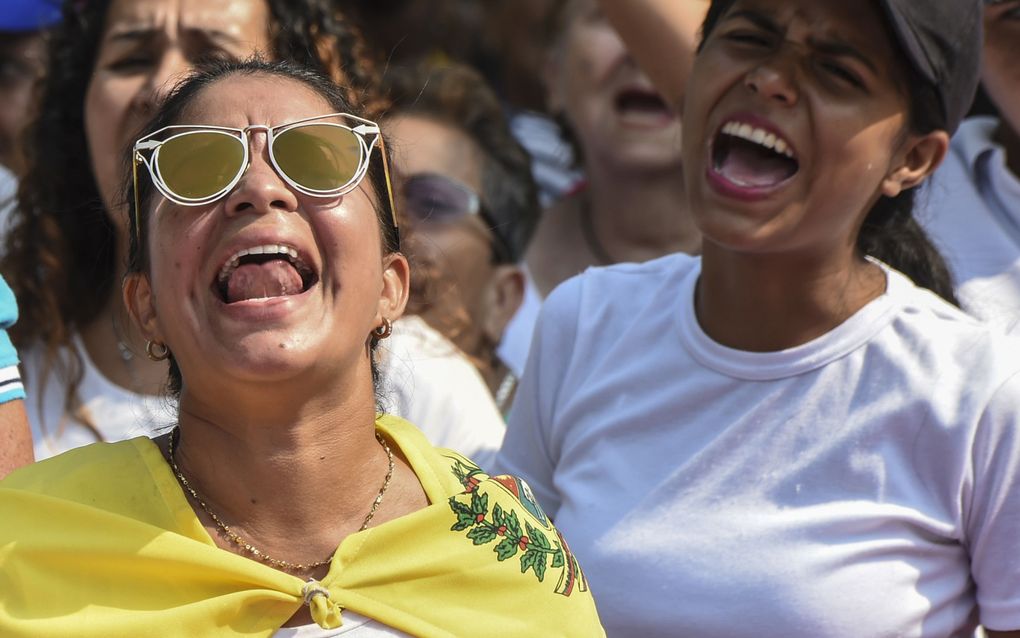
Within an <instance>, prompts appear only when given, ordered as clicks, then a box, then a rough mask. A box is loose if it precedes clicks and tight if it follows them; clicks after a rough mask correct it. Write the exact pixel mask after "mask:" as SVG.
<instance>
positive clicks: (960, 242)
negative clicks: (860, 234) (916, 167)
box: [917, 117, 1020, 332]
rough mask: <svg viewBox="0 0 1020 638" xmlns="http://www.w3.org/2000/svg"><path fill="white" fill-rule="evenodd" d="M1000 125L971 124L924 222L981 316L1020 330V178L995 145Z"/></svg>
mask: <svg viewBox="0 0 1020 638" xmlns="http://www.w3.org/2000/svg"><path fill="white" fill-rule="evenodd" d="M997 127H998V120H996V119H994V118H989V117H980V118H973V119H970V120H967V121H965V122H964V123H963V124H962V125H961V126H960V130H959V131H957V133H956V136H955V137H954V138H953V141H952V145H951V148H950V153H949V154H948V156H947V157H946V160H945V162H944V163H943V164H942V166H941V167H940V168H939V170H938V171H937V172H936V174H935V176H934V177H933V179H931V180H929V184H930V185H929V187H928V189H927V191H925V193H924V195H923V197H922V199H921V204H922V212H921V213H920V214H918V215H917V217H918V220H919V221H920V222H921V224H922V225H923V226H924V227H925V229H926V230H927V231H928V233H929V234H930V235H931V237H932V240H933V241H934V242H935V245H936V246H938V248H939V251H940V252H942V254H943V255H944V256H945V258H946V260H947V261H948V262H949V267H950V270H951V271H952V273H953V277H954V279H955V281H956V293H957V296H958V297H959V299H960V302H961V303H962V304H963V306H964V308H966V310H967V311H968V312H970V313H971V314H973V315H974V316H976V317H978V318H980V319H984V320H986V321H990V322H992V323H995V324H998V325H1000V326H1002V327H1003V328H1005V329H1007V330H1013V331H1017V332H1020V178H1018V177H1017V176H1016V175H1014V174H1013V173H1012V172H1010V170H1009V168H1008V167H1007V166H1006V151H1005V149H1003V147H1002V146H1000V145H999V144H996V143H995V142H994V141H993V136H994V134H995V130H996V128H997Z"/></svg>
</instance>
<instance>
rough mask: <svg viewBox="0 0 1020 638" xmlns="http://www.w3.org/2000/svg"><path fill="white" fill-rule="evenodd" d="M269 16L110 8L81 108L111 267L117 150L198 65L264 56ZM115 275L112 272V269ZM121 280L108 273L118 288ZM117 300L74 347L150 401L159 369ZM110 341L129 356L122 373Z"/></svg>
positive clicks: (226, 8) (255, 3) (209, 3)
mask: <svg viewBox="0 0 1020 638" xmlns="http://www.w3.org/2000/svg"><path fill="white" fill-rule="evenodd" d="M268 43H269V8H268V5H266V3H265V2H264V1H263V0H241V1H237V0H114V1H113V2H112V3H111V5H110V8H109V10H108V11H107V15H106V24H105V26H104V31H103V35H102V37H101V39H100V43H99V49H98V52H97V55H96V61H95V65H94V69H93V74H92V78H91V80H90V82H89V86H88V90H87V93H86V95H85V102H84V118H85V121H84V125H85V135H86V139H87V141H88V146H89V158H88V159H89V161H90V163H91V165H92V171H93V173H94V174H95V178H96V186H97V188H98V189H99V193H100V196H101V197H102V199H103V204H104V206H105V208H106V210H107V213H108V215H109V216H110V218H111V220H112V221H113V224H114V226H115V227H116V228H117V230H118V238H117V247H118V251H119V253H120V254H119V256H118V258H117V262H116V263H117V264H118V265H119V264H122V263H124V262H125V258H126V253H127V235H126V232H125V229H126V227H127V220H126V217H125V214H124V206H123V201H122V197H121V189H122V182H121V171H122V170H123V166H122V162H123V158H124V150H125V148H126V147H127V145H128V144H130V143H131V142H132V141H134V139H135V137H136V133H137V132H138V130H139V129H140V128H141V127H142V125H143V124H144V123H145V121H146V120H147V119H148V118H149V117H151V116H152V114H153V107H154V105H155V104H156V103H157V102H158V101H159V99H160V98H161V96H163V95H164V94H165V93H166V92H167V91H168V90H169V89H170V88H172V87H173V85H174V84H175V83H176V82H177V81H179V80H180V79H182V78H183V77H184V76H185V75H186V74H187V73H188V71H190V70H191V69H192V68H194V65H195V64H196V63H197V62H199V61H200V60H202V59H206V58H215V57H232V58H237V59H241V58H246V57H248V56H250V55H252V54H253V53H256V52H262V53H266V54H268V52H269V49H268ZM118 267H119V266H118ZM122 275H123V273H122V272H121V271H119V270H118V272H116V273H114V278H115V280H116V281H120V280H121V278H122ZM122 315H123V310H122V308H121V307H120V303H119V296H118V295H116V294H114V295H111V298H110V300H109V304H108V310H107V311H105V312H104V313H103V314H102V315H100V316H99V317H98V318H97V319H96V320H95V321H94V322H92V323H91V324H90V325H88V326H82V327H81V332H82V339H83V341H84V344H85V349H86V350H87V351H88V355H89V358H90V359H91V360H92V361H93V362H94V363H95V365H96V366H97V367H98V368H99V370H100V371H101V372H102V373H103V375H104V376H105V377H106V378H108V379H110V380H111V381H113V382H114V383H117V384H118V385H120V386H122V387H125V388H129V389H132V390H134V391H136V392H148V393H158V392H159V391H160V388H161V387H162V385H163V383H164V382H165V379H166V366H165V365H164V364H152V363H150V362H149V361H148V360H147V359H145V357H144V355H143V354H142V352H143V350H142V348H143V344H144V342H143V341H141V340H140V339H138V338H137V337H136V336H135V335H133V334H132V333H131V331H130V328H129V324H130V322H129V321H128V320H127V319H126V317H122ZM118 341H122V342H126V343H127V345H128V346H129V347H130V348H131V350H133V351H134V352H135V354H136V356H135V358H134V360H133V361H132V362H131V365H130V366H125V365H124V361H123V360H122V359H121V356H120V352H119V347H118V346H119V344H118Z"/></svg>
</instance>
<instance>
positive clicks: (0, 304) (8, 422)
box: [0, 277, 34, 478]
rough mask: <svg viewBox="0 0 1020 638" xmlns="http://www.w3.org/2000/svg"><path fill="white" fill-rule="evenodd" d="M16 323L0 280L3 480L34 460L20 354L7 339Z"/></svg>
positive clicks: (0, 475)
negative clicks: (19, 361)
mask: <svg viewBox="0 0 1020 638" xmlns="http://www.w3.org/2000/svg"><path fill="white" fill-rule="evenodd" d="M17 320H18V304H17V302H16V301H15V300H14V294H13V293H12V292H11V289H10V287H8V285H7V282H6V281H4V279H3V277H0V478H3V477H5V476H7V474H9V473H10V472H11V470H14V469H16V468H19V467H21V466H22V465H28V464H29V463H31V462H32V461H33V460H34V457H33V453H32V432H31V430H30V429H29V426H28V417H27V416H26V415H25V405H24V403H25V401H24V399H25V389H24V387H23V386H22V384H21V375H20V374H19V373H18V353H17V351H16V350H15V349H14V345H13V344H11V339H10V337H9V336H7V328H10V327H11V326H12V325H14V322H15V321H17Z"/></svg>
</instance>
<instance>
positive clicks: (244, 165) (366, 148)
mask: <svg viewBox="0 0 1020 638" xmlns="http://www.w3.org/2000/svg"><path fill="white" fill-rule="evenodd" d="M337 117H342V118H347V119H348V120H353V121H354V122H356V123H357V125H356V126H347V125H344V124H337V123H335V122H323V123H321V124H325V125H327V126H336V127H338V128H343V129H346V130H348V131H351V132H352V133H354V136H355V137H356V138H357V139H358V143H359V146H360V149H361V155H360V157H359V158H358V169H357V171H356V172H355V173H354V175H353V176H352V177H351V179H350V180H348V181H347V183H345V184H343V185H342V186H339V187H337V188H332V189H327V190H319V189H314V188H308V187H306V186H302V185H301V184H299V183H297V182H296V181H294V180H293V179H292V178H290V177H289V176H288V175H287V174H286V173H285V172H284V171H283V169H282V168H280V165H279V164H278V163H277V161H276V156H275V154H274V153H273V142H274V141H275V140H276V138H277V137H278V136H280V135H282V134H283V133H286V132H287V131H289V130H291V129H295V128H301V127H304V126H308V125H310V124H312V123H317V124H318V122H319V120H326V119H331V118H337ZM321 124H318V125H321ZM172 130H182V131H183V132H181V133H177V134H175V135H170V136H169V137H167V138H166V139H159V140H157V139H153V138H155V137H159V136H161V135H163V134H164V133H166V132H167V131H172ZM252 131H265V133H266V137H267V140H266V149H267V152H268V154H269V161H270V163H271V164H272V166H273V170H274V171H276V174H277V175H278V176H279V177H280V179H282V180H283V181H285V182H286V183H287V184H288V185H290V187H291V188H293V189H294V190H296V191H298V192H299V193H303V194H305V195H309V196H312V197H336V196H338V195H345V194H347V193H349V192H351V191H352V190H354V189H355V188H357V186H358V184H360V183H361V180H362V179H364V177H365V174H366V173H367V172H368V167H369V163H370V157H371V152H372V149H373V148H374V147H375V146H376V145H378V146H379V149H380V152H381V154H382V160H383V172H384V173H385V177H386V190H387V196H388V198H389V205H390V221H391V223H392V225H393V228H394V229H397V228H398V225H397V218H396V208H394V204H393V186H392V181H391V179H390V168H389V158H388V157H387V154H386V144H385V142H384V141H383V136H382V130H381V129H380V127H379V125H378V124H376V123H375V122H372V121H371V120H366V119H365V118H362V117H358V116H357V115H351V114H350V113H329V114H327V115H316V116H314V117H306V118H304V119H300V120H296V121H294V122H287V123H286V124H280V125H279V126H272V127H270V126H266V125H265V124H252V125H251V126H246V127H244V128H231V127H227V126H212V125H205V124H173V125H170V126H164V127H163V128H161V129H159V130H158V131H153V132H152V133H150V134H148V135H146V136H145V137H143V138H140V139H139V140H138V141H136V142H135V144H134V147H133V151H132V162H131V164H132V166H131V170H132V179H133V180H134V191H135V192H134V195H135V228H136V231H137V234H138V239H139V243H141V212H140V209H141V205H140V200H139V195H138V164H139V163H141V164H143V165H144V166H145V168H146V169H147V170H148V172H149V177H150V178H151V179H152V184H153V186H155V188H156V190H157V191H159V193H160V194H161V195H162V196H163V197H165V198H166V199H168V200H170V201H172V202H174V203H176V204H180V205H181V206H204V205H206V204H211V203H212V202H215V201H216V200H218V199H220V198H221V197H223V196H224V195H226V194H227V193H229V192H230V191H231V190H233V189H234V187H235V186H237V183H238V182H239V181H240V180H241V178H242V177H243V176H244V174H245V172H247V170H248V167H249V166H251V150H250V149H251V138H250V136H249V134H250V133H251V132H252ZM194 133H218V134H221V135H225V136H227V137H230V138H231V139H234V140H237V141H238V142H239V143H240V144H241V146H242V149H243V152H244V155H243V158H242V161H241V165H240V167H239V168H238V171H237V174H236V175H234V177H233V178H232V179H231V180H230V182H229V183H228V184H227V185H226V186H224V187H223V188H221V189H220V190H218V191H217V192H216V193H214V194H212V195H208V196H206V197H197V198H196V197H184V196H182V195H179V194H177V193H174V192H173V191H171V190H170V188H169V187H168V186H167V185H166V183H165V182H164V181H163V178H162V176H161V175H160V174H159V162H158V156H159V149H160V147H161V146H162V145H163V144H165V143H166V142H169V141H170V140H172V139H175V138H178V137H181V136H184V135H190V134H194ZM370 139H371V141H369V140H370ZM144 151H152V153H151V155H150V156H149V158H148V159H147V158H146V157H145V155H143V152H144Z"/></svg>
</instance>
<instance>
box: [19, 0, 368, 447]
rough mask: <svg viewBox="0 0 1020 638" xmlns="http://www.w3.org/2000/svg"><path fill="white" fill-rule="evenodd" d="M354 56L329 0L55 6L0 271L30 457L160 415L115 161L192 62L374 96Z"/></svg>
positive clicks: (105, 1) (157, 368)
mask: <svg viewBox="0 0 1020 638" xmlns="http://www.w3.org/2000/svg"><path fill="white" fill-rule="evenodd" d="M361 49H362V46H361V42H360V40H359V39H358V38H357V37H356V35H355V33H354V32H353V31H352V29H351V27H350V25H349V24H348V23H347V22H346V21H344V20H343V18H342V16H339V15H338V14H337V13H336V10H335V9H334V8H333V7H332V3H331V2H330V1H329V0H298V1H297V2H291V1H289V0H287V1H284V0H88V1H87V2H66V3H65V7H64V19H63V22H62V24H61V26H60V27H58V28H57V29H56V31H55V33H54V34H53V37H52V40H51V51H50V60H51V65H50V68H49V70H48V72H47V76H46V80H45V84H44V86H43V88H42V95H41V104H40V108H39V110H38V113H39V118H38V120H37V121H36V122H35V124H34V127H33V129H32V131H31V133H30V137H29V139H28V142H27V144H26V151H27V152H28V154H29V157H28V166H27V174H26V175H25V176H24V178H23V180H22V182H21V188H20V193H19V202H18V207H17V210H16V211H15V212H14V214H13V217H12V224H13V229H12V230H11V232H10V235H9V237H8V241H7V247H6V252H5V253H4V255H3V259H2V262H0V271H2V272H3V274H4V276H5V277H6V278H7V281H8V282H9V283H10V285H11V288H12V289H13V290H14V292H15V294H16V295H17V297H18V299H19V301H20V303H21V313H22V318H21V321H19V322H18V324H17V326H15V328H14V329H13V330H12V335H11V336H12V337H13V339H14V341H15V343H16V344H17V345H18V347H19V350H20V352H21V355H22V358H23V366H24V374H25V383H26V388H27V391H28V399H27V401H26V407H27V408H28V411H29V418H30V421H31V423H32V427H33V436H34V439H35V453H36V458H46V457H48V456H52V455H54V454H57V453H59V452H61V451H64V450H67V449H70V448H72V447H76V446H79V445H84V444H87V443H90V442H93V441H96V440H107V441H115V440H120V439H123V438H127V437H130V436H135V435H138V434H143V433H146V432H149V431H151V430H150V426H151V425H152V424H153V423H165V422H167V421H168V420H169V419H171V418H172V415H171V414H170V410H168V409H167V406H166V405H165V403H164V402H163V401H162V400H161V399H160V397H159V395H160V394H161V391H162V387H161V386H162V383H163V380H164V379H165V378H166V363H165V362H158V361H151V360H149V358H148V357H147V356H146V354H145V349H144V340H142V339H141V338H140V337H139V335H137V334H136V333H135V332H134V331H133V329H132V328H131V326H130V322H129V321H128V319H127V315H126V314H125V311H124V308H123V304H122V302H121V298H120V294H119V284H120V282H121V280H122V279H123V275H124V265H123V264H124V262H125V257H126V255H127V245H128V236H127V217H126V215H125V212H124V211H125V208H126V202H125V201H124V197H123V194H122V192H121V185H120V182H119V177H118V176H119V174H120V171H121V165H120V161H121V156H122V153H123V149H124V148H125V147H126V146H127V145H128V144H129V143H130V142H131V141H133V140H134V138H135V136H136V134H137V132H138V130H139V128H140V127H141V125H142V124H143V123H144V122H145V121H146V119H148V118H149V117H151V115H152V112H153V109H154V108H155V105H156V104H158V102H159V101H160V99H161V98H162V96H163V95H164V94H165V92H166V91H167V89H169V87H170V86H172V85H173V83H174V81H175V80H176V79H177V78H180V77H181V76H182V75H183V74H185V73H186V72H187V71H188V70H189V69H190V68H191V67H192V66H193V65H194V64H195V63H196V62H197V61H199V60H202V59H207V58H215V59H219V58H228V59H240V58H244V57H247V56H249V55H251V54H252V53H254V52H256V51H260V52H262V53H263V54H264V55H266V56H268V57H273V58H289V59H293V60H295V61H297V62H299V63H301V64H305V65H308V66H311V67H313V68H316V69H318V70H319V71H320V72H322V73H324V74H326V75H328V76H330V77H332V78H333V79H334V80H337V81H343V82H344V84H345V86H347V87H349V89H350V91H351V92H352V93H356V94H363V95H371V94H372V93H373V92H372V90H371V89H372V87H375V86H377V85H378V84H377V82H376V80H375V79H374V74H373V72H372V66H371V64H370V63H369V61H368V59H367V58H366V57H365V56H364V54H363V53H362V50H361ZM373 110H374V109H373ZM0 437H2V432H0Z"/></svg>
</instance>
